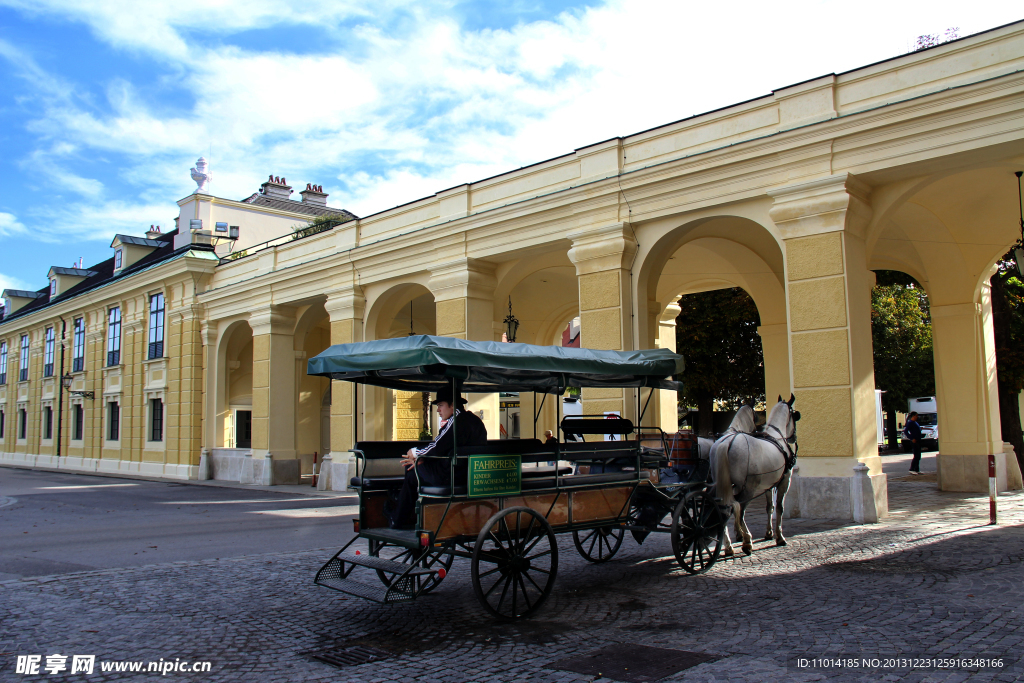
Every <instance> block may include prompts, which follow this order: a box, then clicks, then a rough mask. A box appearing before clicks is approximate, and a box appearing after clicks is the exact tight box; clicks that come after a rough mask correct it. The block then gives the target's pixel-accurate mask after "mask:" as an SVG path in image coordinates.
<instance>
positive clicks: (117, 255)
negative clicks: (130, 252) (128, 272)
mask: <svg viewBox="0 0 1024 683" xmlns="http://www.w3.org/2000/svg"><path fill="white" fill-rule="evenodd" d="M122 265H124V248H123V247H118V248H117V249H115V250H114V270H117V269H119V268H120V267H121V266H122Z"/></svg>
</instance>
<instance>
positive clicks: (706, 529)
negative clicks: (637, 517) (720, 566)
mask: <svg viewBox="0 0 1024 683" xmlns="http://www.w3.org/2000/svg"><path fill="white" fill-rule="evenodd" d="M726 521H727V518H726V516H725V515H724V514H723V513H722V511H721V510H720V509H719V508H718V505H717V503H716V502H715V499H714V498H713V497H712V496H711V495H710V494H709V493H707V492H706V491H694V492H693V493H691V494H689V495H688V496H686V497H685V498H683V499H682V500H680V501H679V505H677V506H676V509H675V512H674V513H672V551H673V552H674V553H675V555H676V561H677V562H679V566H681V567H682V568H683V569H685V570H686V571H687V572H689V573H690V574H700V573H702V572H706V571H707V570H708V569H710V568H711V566H712V565H713V564H714V563H715V561H716V560H717V559H718V556H719V554H721V552H722V544H723V541H724V539H725V524H726Z"/></svg>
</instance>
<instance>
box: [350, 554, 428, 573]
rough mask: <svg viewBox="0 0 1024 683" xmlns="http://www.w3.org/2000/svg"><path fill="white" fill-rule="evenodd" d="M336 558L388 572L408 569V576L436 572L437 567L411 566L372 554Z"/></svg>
mask: <svg viewBox="0 0 1024 683" xmlns="http://www.w3.org/2000/svg"><path fill="white" fill-rule="evenodd" d="M337 559H339V560H341V561H342V562H348V563H349V564H354V565H356V566H357V567H369V568H370V569H380V570H383V571H385V572H387V573H388V574H405V572H406V570H408V572H409V573H408V576H420V575H422V574H436V573H437V569H427V568H426V567H412V568H411V569H410V568H409V565H407V564H403V563H401V562H395V561H394V560H388V559H385V558H383V557H374V556H373V555H341V556H339V557H338V558H337Z"/></svg>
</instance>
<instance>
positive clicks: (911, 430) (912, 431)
mask: <svg viewBox="0 0 1024 683" xmlns="http://www.w3.org/2000/svg"><path fill="white" fill-rule="evenodd" d="M903 431H904V433H905V434H906V435H907V438H908V439H910V443H911V445H912V446H913V447H914V459H913V460H912V461H911V462H910V473H911V474H921V440H922V438H923V437H924V433H923V432H922V431H921V425H919V424H918V423H917V412H916V411H915V412H912V413H910V415H908V416H907V426H906V427H904V428H903Z"/></svg>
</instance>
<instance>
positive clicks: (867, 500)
mask: <svg viewBox="0 0 1024 683" xmlns="http://www.w3.org/2000/svg"><path fill="white" fill-rule="evenodd" d="M769 194H770V195H771V196H772V198H773V199H774V206H773V207H772V209H771V211H770V215H771V217H772V219H773V220H774V221H775V223H776V225H777V226H778V228H779V232H780V233H781V236H782V238H783V239H784V240H785V257H786V293H787V300H788V308H789V311H788V312H789V326H790V334H789V339H790V343H789V346H790V353H791V356H790V358H791V362H792V368H793V374H792V384H793V393H794V394H795V396H796V405H795V407H796V408H797V409H798V410H799V411H800V412H801V414H802V415H803V420H802V421H801V422H800V423H799V425H798V428H797V436H798V439H799V444H800V476H799V484H798V486H797V487H796V489H797V490H796V493H797V495H798V497H799V502H798V505H797V506H796V507H798V508H799V510H800V513H801V514H802V515H804V516H808V517H831V518H839V519H854V518H855V516H856V518H858V519H860V520H863V521H869V522H870V521H877V519H878V518H879V517H882V516H884V515H886V514H887V512H888V498H887V492H886V479H885V475H884V474H883V473H882V465H881V459H880V458H879V457H878V448H877V440H876V438H875V436H876V434H875V433H876V425H875V399H874V389H875V382H874V368H873V362H872V346H871V287H872V286H873V285H874V274H873V273H872V272H871V271H869V270H868V269H867V260H866V255H865V245H864V228H865V226H866V224H867V221H868V220H869V219H870V216H871V207H870V204H869V200H868V197H869V194H868V188H867V187H866V186H865V185H863V184H862V183H860V182H859V181H857V180H856V179H855V178H853V177H852V176H849V175H847V174H843V175H839V176H832V177H830V178H826V179H823V180H819V181H814V182H811V183H806V184H802V185H797V186H792V187H787V188H783V189H780V190H776V191H773V192H770V193H769ZM766 380H767V377H766ZM776 398H777V395H775V396H772V395H769V396H768V397H767V399H768V406H769V408H770V407H771V406H772V405H773V404H774V402H775V400H776ZM783 398H788V397H787V396H786V395H785V393H783ZM858 464H863V465H865V466H866V467H867V468H868V471H867V480H866V482H865V481H864V478H863V477H864V472H863V470H857V471H856V472H855V470H854V468H855V467H857V466H858ZM855 476H859V477H861V478H860V479H859V480H857V481H855ZM865 487H866V488H865ZM855 513H856V514H855Z"/></svg>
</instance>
